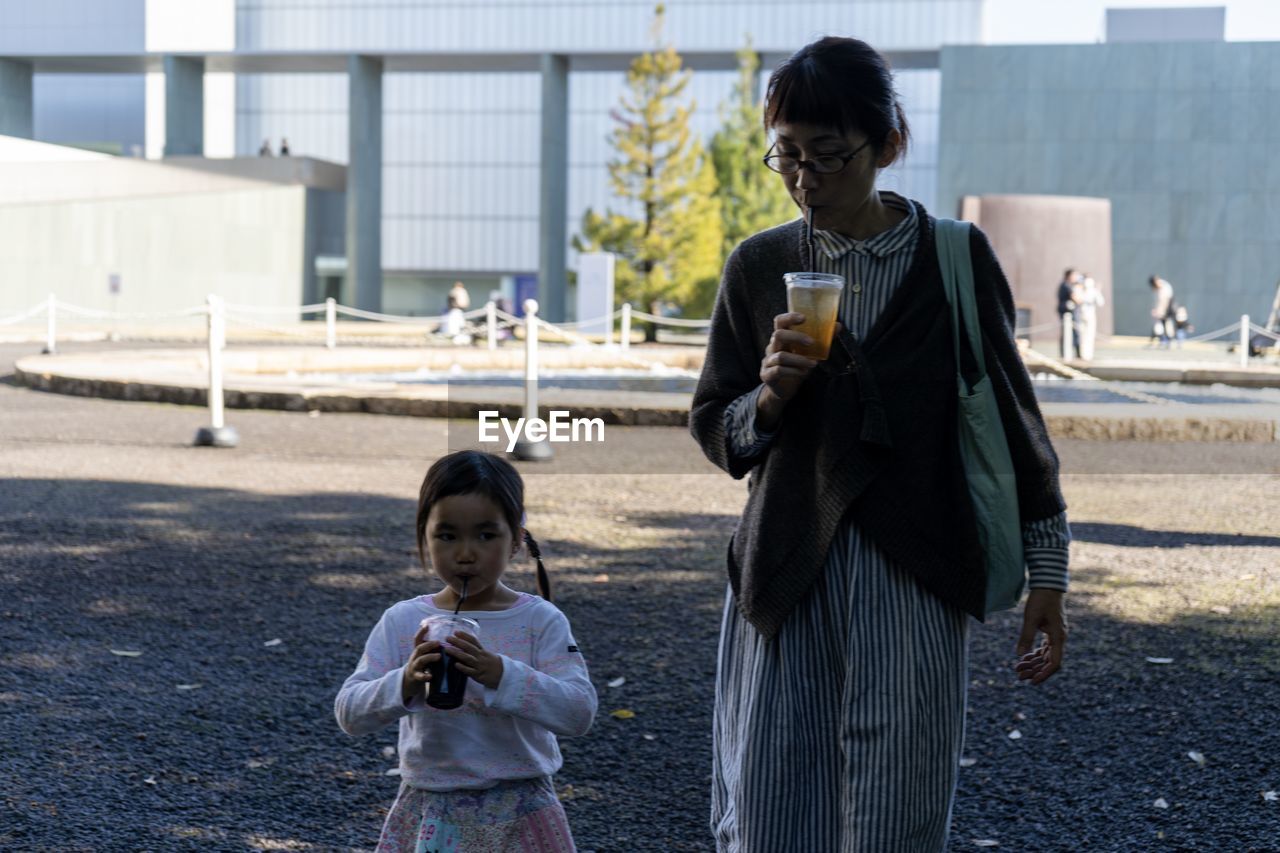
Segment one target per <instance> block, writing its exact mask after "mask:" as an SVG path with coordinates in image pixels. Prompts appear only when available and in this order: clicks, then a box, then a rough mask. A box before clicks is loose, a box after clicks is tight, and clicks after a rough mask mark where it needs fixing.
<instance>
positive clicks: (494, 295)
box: [489, 290, 511, 341]
mask: <svg viewBox="0 0 1280 853" xmlns="http://www.w3.org/2000/svg"><path fill="white" fill-rule="evenodd" d="M489 301H490V302H492V303H493V307H494V308H496V309H497V310H498V311H501V312H504V313H507V314H510V313H511V300H510V299H508V298H506V297H505V296H503V295H502V291H501V290H490V291H489ZM497 320H498V332H497V336H498V340H500V341H505V340H506V339H507V338H510V337H511V328H510V327H509V326H507V325H505V324H504V323H503V320H502V318H501V317H499V318H497Z"/></svg>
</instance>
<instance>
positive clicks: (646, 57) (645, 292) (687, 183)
mask: <svg viewBox="0 0 1280 853" xmlns="http://www.w3.org/2000/svg"><path fill="white" fill-rule="evenodd" d="M662 19H663V7H662V6H658V7H657V9H656V12H655V21H654V29H653V39H654V49H653V50H652V51H650V52H649V53H645V54H642V55H641V56H639V57H637V58H636V59H635V61H634V62H632V63H631V67H630V69H629V70H628V71H627V91H626V92H625V93H624V94H623V96H622V100H621V104H620V107H619V108H618V109H617V110H615V111H614V112H613V118H614V120H615V121H616V122H617V126H616V127H615V128H614V130H613V132H612V133H610V135H609V143H610V145H612V147H613V149H614V152H615V154H616V156H615V158H614V159H613V160H611V161H610V162H609V185H610V188H611V189H612V190H613V194H614V195H615V196H616V197H617V198H619V199H621V200H622V201H624V202H628V203H629V205H628V206H629V207H631V208H632V209H634V210H635V211H636V212H637V215H636V216H627V215H625V214H621V213H616V212H614V211H613V210H608V209H607V210H606V211H605V213H604V214H599V213H596V212H595V211H594V210H590V209H589V210H588V211H587V212H586V214H585V215H584V216H583V218H582V233H581V234H580V235H579V236H577V237H575V238H574V241H573V245H574V248H575V249H577V250H578V251H579V252H595V251H606V252H613V253H614V254H616V255H617V256H618V262H617V264H616V266H615V273H614V275H615V280H614V292H615V293H616V294H617V298H618V299H619V301H622V302H632V303H633V304H637V306H638V307H639V308H641V310H644V311H651V310H653V308H652V306H653V305H654V304H655V303H656V302H657V301H659V300H671V301H674V302H676V303H677V304H679V305H681V306H683V308H684V310H685V312H686V313H687V314H690V315H692V316H695V317H705V316H708V315H709V314H710V311H711V305H712V302H713V301H714V300H715V292H716V284H717V281H718V278H719V274H720V262H721V244H722V243H723V234H722V231H721V218H720V202H719V199H718V198H717V196H716V176H715V170H714V168H713V167H712V166H711V163H710V161H709V159H708V158H707V156H706V153H705V151H704V149H703V146H702V143H701V142H700V141H699V140H698V139H696V138H694V137H693V135H692V133H691V131H690V129H689V116H690V114H691V113H692V112H693V110H694V108H695V104H693V103H692V102H690V103H688V104H685V103H684V97H683V96H684V92H685V89H686V87H687V86H688V85H689V80H690V78H691V76H692V73H693V72H691V71H689V70H687V69H683V67H682V66H683V61H682V60H681V58H680V55H679V54H678V53H676V51H675V48H674V47H672V46H671V45H669V44H667V45H664V44H663V43H662ZM652 334H653V330H652V329H650V332H649V335H650V337H652Z"/></svg>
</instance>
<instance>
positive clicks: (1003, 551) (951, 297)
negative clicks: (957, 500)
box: [936, 219, 1027, 613]
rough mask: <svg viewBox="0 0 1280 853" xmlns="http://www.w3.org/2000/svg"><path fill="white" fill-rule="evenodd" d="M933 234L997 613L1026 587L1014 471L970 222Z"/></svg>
mask: <svg viewBox="0 0 1280 853" xmlns="http://www.w3.org/2000/svg"><path fill="white" fill-rule="evenodd" d="M936 241H937V244H938V263H939V265H940V266H941V267H942V284H943V287H944V288H945V289H946V293H947V302H948V303H949V304H950V305H951V332H952V334H951V338H952V342H953V343H954V346H955V353H956V384H957V385H958V386H959V393H960V423H959V433H960V458H961V461H962V462H963V463H964V473H965V479H966V480H967V481H968V483H969V495H970V496H971V497H972V498H973V509H974V514H975V516H976V517H977V523H978V541H979V543H980V544H981V545H982V551H983V553H984V554H985V555H986V563H987V607H986V612H988V613H994V612H995V611H997V610H1008V609H1009V608H1011V607H1016V606H1017V604H1018V601H1019V599H1021V598H1022V590H1023V588H1024V587H1025V586H1026V578H1027V574H1026V564H1025V562H1024V560H1023V554H1022V525H1021V524H1020V523H1019V520H1018V485H1017V478H1016V477H1015V476H1014V472H1013V458H1012V457H1011V456H1010V455H1009V443H1008V441H1007V440H1006V439H1005V435H1004V426H1003V425H1002V424H1001V421H1000V410H999V409H998V408H997V406H996V397H995V392H994V390H993V389H992V387H991V377H990V376H988V375H987V366H986V361H985V359H984V358H983V355H982V333H981V331H980V330H979V327H978V305H977V301H976V299H975V298H974V295H973V263H972V260H971V259H970V257H969V223H967V222H957V221H955V220H952V219H939V220H938V225H937V232H936ZM962 319H963V323H964V329H963V332H962V331H961V328H960V327H961V320H962ZM962 337H963V339H964V340H967V341H968V343H969V350H970V351H971V352H972V353H973V357H974V360H975V361H976V362H977V365H978V379H977V381H976V382H974V383H973V385H972V386H970V385H969V383H967V382H966V381H965V379H964V377H963V376H962V375H961V373H960V341H961V339H962Z"/></svg>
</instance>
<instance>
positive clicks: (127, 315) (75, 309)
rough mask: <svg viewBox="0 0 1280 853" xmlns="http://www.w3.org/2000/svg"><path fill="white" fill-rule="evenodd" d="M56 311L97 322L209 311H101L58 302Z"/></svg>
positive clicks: (182, 315) (188, 315)
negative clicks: (90, 318) (97, 320)
mask: <svg viewBox="0 0 1280 853" xmlns="http://www.w3.org/2000/svg"><path fill="white" fill-rule="evenodd" d="M58 310H59V311H65V312H66V313H68V314H72V315H75V316H78V317H92V318H95V319H99V320H157V319H161V318H172V317H199V316H201V315H202V314H206V313H208V310H209V309H208V308H206V307H205V306H203V305H200V306H198V307H195V308H182V309H179V310H177V311H102V310H100V309H98V308H81V307H80V306H79V305H68V304H67V303H65V302H59V303H58Z"/></svg>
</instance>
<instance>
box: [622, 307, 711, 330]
mask: <svg viewBox="0 0 1280 853" xmlns="http://www.w3.org/2000/svg"><path fill="white" fill-rule="evenodd" d="M631 316H632V318H637V317H638V318H640V319H641V320H646V321H648V322H650V323H657V324H658V325H660V326H683V327H685V328H702V327H705V326H710V325H711V318H710V317H708V318H707V319H705V320H682V319H680V318H679V317H659V316H658V315H657V314H649V313H648V312H645V311H637V310H636V309H634V308H632V309H631Z"/></svg>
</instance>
